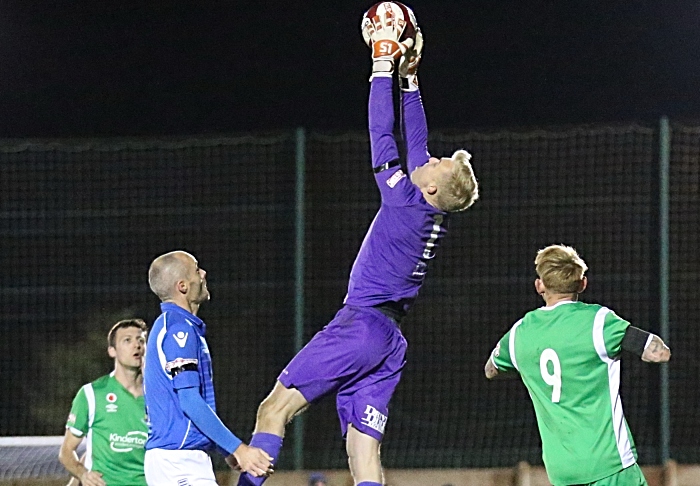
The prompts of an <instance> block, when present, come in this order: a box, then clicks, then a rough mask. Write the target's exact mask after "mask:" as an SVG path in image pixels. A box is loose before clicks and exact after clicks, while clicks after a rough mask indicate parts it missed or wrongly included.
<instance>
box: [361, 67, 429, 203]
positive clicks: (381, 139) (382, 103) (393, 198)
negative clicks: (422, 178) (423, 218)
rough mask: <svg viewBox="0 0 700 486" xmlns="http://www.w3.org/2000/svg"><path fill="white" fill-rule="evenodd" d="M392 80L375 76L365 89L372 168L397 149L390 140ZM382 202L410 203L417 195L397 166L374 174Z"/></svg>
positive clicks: (394, 157)
mask: <svg viewBox="0 0 700 486" xmlns="http://www.w3.org/2000/svg"><path fill="white" fill-rule="evenodd" d="M392 86H393V80H392V79H391V78H382V77H377V78H374V79H373V80H372V85H371V87H370V92H369V140H370V144H371V147H372V167H373V168H374V167H379V166H381V165H383V164H386V163H387V162H392V161H394V160H398V158H399V150H398V148H397V147H396V140H395V139H394V100H393V99H392ZM374 177H375V180H376V181H377V186H378V187H379V192H380V193H381V194H382V201H383V202H384V203H385V204H389V205H392V206H403V205H407V204H413V203H415V202H416V201H419V200H420V198H421V192H420V190H418V188H417V187H416V186H414V185H413V183H412V182H411V180H410V179H409V178H408V177H407V176H406V174H404V172H403V170H402V169H401V167H400V166H398V165H397V166H394V167H391V168H389V169H387V170H382V171H380V172H378V173H375V174H374Z"/></svg>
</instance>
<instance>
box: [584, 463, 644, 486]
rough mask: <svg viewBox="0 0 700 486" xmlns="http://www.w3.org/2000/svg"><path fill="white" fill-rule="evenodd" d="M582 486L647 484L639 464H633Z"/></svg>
mask: <svg viewBox="0 0 700 486" xmlns="http://www.w3.org/2000/svg"><path fill="white" fill-rule="evenodd" d="M582 486H649V485H648V484H647V480H646V479H644V474H642V469H641V468H640V467H639V464H636V463H635V464H634V465H632V466H630V467H628V468H626V469H623V470H622V471H620V472H616V473H615V474H613V475H612V476H608V477H607V478H603V479H599V480H598V481H594V482H592V483H588V484H586V485H582Z"/></svg>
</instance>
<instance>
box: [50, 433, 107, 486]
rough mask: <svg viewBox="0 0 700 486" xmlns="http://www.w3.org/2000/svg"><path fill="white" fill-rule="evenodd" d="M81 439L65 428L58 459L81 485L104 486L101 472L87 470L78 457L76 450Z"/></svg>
mask: <svg viewBox="0 0 700 486" xmlns="http://www.w3.org/2000/svg"><path fill="white" fill-rule="evenodd" d="M82 441H83V438H82V437H76V436H75V435H73V432H71V430H70V429H66V434H65V435H64V436H63V442H62V443H61V450H60V451H59V453H58V460H59V461H61V464H63V467H65V468H66V470H67V471H68V472H69V473H70V474H71V475H72V476H73V477H74V478H77V479H79V480H80V483H81V484H83V486H106V483H105V482H104V481H103V480H102V474H100V473H98V472H96V471H88V469H87V468H86V467H85V465H84V464H83V463H82V462H81V461H80V459H78V453H77V452H76V450H77V449H78V446H79V445H80V443H81V442H82ZM69 484H70V483H69Z"/></svg>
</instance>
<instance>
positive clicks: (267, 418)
mask: <svg viewBox="0 0 700 486" xmlns="http://www.w3.org/2000/svg"><path fill="white" fill-rule="evenodd" d="M307 406H308V402H307V401H306V399H305V398H304V396H303V395H302V394H301V393H300V392H299V390H297V389H295V388H287V387H285V386H284V385H282V383H280V382H277V383H276V384H275V387H274V388H273V389H272V392H271V393H270V395H269V396H268V397H267V398H266V399H265V400H263V402H262V403H261V404H260V407H259V408H258V416H257V420H256V423H255V432H254V433H253V438H252V439H251V440H250V445H251V446H255V447H259V448H260V449H262V450H264V451H265V452H267V453H268V454H269V455H270V456H271V457H272V458H273V460H272V464H273V465H274V464H276V463H277V457H278V456H279V453H280V450H281V449H282V441H283V439H284V429H285V426H286V425H287V423H289V421H290V420H292V418H293V417H294V416H295V415H296V414H298V413H300V412H301V411H303V410H304V409H305V408H306V407H307ZM265 479H267V478H266V477H264V476H262V477H253V476H251V475H250V474H248V473H243V474H241V475H240V477H239V479H238V485H239V486H260V485H261V484H262V483H264V482H265Z"/></svg>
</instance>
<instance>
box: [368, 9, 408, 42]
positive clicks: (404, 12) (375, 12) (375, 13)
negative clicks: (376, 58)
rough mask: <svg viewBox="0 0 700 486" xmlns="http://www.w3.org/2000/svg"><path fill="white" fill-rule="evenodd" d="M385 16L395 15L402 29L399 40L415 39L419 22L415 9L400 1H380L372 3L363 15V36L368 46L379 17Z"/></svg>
mask: <svg viewBox="0 0 700 486" xmlns="http://www.w3.org/2000/svg"><path fill="white" fill-rule="evenodd" d="M384 16H388V17H393V18H394V21H395V22H396V25H397V26H398V28H399V29H401V30H402V32H401V36H400V37H399V41H404V40H406V39H414V40H415V38H416V29H417V28H418V23H417V22H416V16H415V15H413V10H411V9H410V8H408V7H407V6H406V5H404V4H403V3H400V2H379V3H375V4H374V5H372V6H371V7H370V8H369V10H367V11H366V12H365V14H364V15H363V16H362V23H361V25H360V29H361V30H362V38H363V39H364V40H365V43H366V44H367V45H368V46H369V45H370V44H371V43H372V40H371V39H370V33H371V32H372V31H374V28H375V26H376V25H377V24H379V19H380V18H382V17H384Z"/></svg>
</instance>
